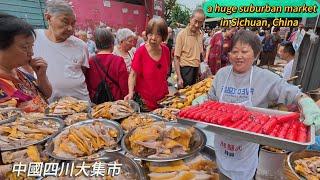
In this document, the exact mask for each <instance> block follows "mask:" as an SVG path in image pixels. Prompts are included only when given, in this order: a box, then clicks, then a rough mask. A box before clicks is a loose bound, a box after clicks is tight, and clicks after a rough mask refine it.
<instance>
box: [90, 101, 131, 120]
mask: <svg viewBox="0 0 320 180" xmlns="http://www.w3.org/2000/svg"><path fill="white" fill-rule="evenodd" d="M133 113H134V109H132V107H131V106H130V104H129V102H128V101H123V100H119V101H115V102H105V103H102V104H99V105H96V106H94V107H93V110H92V116H93V117H94V118H106V119H121V118H124V117H128V116H130V115H131V114H133Z"/></svg>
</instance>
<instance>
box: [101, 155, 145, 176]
mask: <svg viewBox="0 0 320 180" xmlns="http://www.w3.org/2000/svg"><path fill="white" fill-rule="evenodd" d="M98 160H100V161H103V162H105V163H110V162H114V161H118V163H120V164H122V166H121V171H123V170H124V171H125V172H127V173H129V174H130V176H131V177H130V178H132V179H139V180H146V179H147V178H146V175H145V172H144V170H143V169H142V167H141V166H140V165H139V164H138V163H137V162H136V161H134V160H132V159H131V158H129V157H127V156H125V155H123V154H121V153H118V152H114V153H105V154H104V155H103V156H102V157H101V158H99V159H98Z"/></svg>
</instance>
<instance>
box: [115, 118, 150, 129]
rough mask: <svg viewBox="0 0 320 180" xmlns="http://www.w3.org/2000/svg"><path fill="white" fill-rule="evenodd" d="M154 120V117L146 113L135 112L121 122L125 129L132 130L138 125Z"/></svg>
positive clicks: (147, 123)
mask: <svg viewBox="0 0 320 180" xmlns="http://www.w3.org/2000/svg"><path fill="white" fill-rule="evenodd" d="M153 122H154V119H153V118H151V117H150V116H149V115H146V114H134V115H132V116H130V117H128V118H126V119H124V120H123V121H122V122H121V127H122V128H123V130H125V131H130V130H132V129H134V128H136V127H138V126H145V125H149V124H151V123H153Z"/></svg>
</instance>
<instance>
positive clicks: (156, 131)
mask: <svg viewBox="0 0 320 180" xmlns="http://www.w3.org/2000/svg"><path fill="white" fill-rule="evenodd" d="M193 133H194V128H192V127H191V128H188V129H180V128H176V127H170V128H169V127H166V125H165V123H164V122H155V123H152V124H150V125H146V126H142V127H138V128H136V129H135V130H134V131H133V132H132V134H131V135H130V137H129V143H128V144H129V146H130V148H131V151H132V153H133V154H134V155H137V156H142V157H149V158H160V159H161V158H171V157H178V156H179V155H184V154H186V153H187V152H188V151H189V150H190V142H191V139H192V135H193Z"/></svg>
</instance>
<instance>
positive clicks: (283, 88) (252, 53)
mask: <svg viewBox="0 0 320 180" xmlns="http://www.w3.org/2000/svg"><path fill="white" fill-rule="evenodd" d="M261 48H262V46H261V42H260V40H259V38H258V37H257V36H256V35H255V34H254V33H253V32H251V31H245V30H240V31H239V32H237V33H236V34H235V36H234V38H233V42H232V48H231V52H230V53H229V59H230V63H231V65H230V66H227V67H224V68H222V69H220V70H219V71H218V73H217V74H216V76H215V79H214V83H213V85H212V88H211V89H210V90H209V93H208V98H209V99H211V100H217V101H220V102H227V103H235V104H241V105H245V106H253V107H261V108H267V106H268V103H270V102H274V101H275V102H278V103H284V104H298V105H299V107H300V108H301V110H302V113H303V116H304V117H305V121H304V123H305V124H307V125H311V124H316V125H317V126H318V127H320V126H319V125H320V110H319V108H318V107H317V105H316V104H315V102H314V101H313V100H312V99H311V98H309V97H307V96H306V95H305V94H303V93H302V92H301V91H300V89H299V88H298V87H297V86H294V85H291V84H288V83H287V82H286V80H285V79H283V78H281V77H279V76H278V75H276V74H274V73H272V72H271V71H269V70H266V69H261V68H259V67H257V66H253V63H254V61H255V60H256V59H257V58H258V57H259V54H260V52H261ZM214 147H215V151H216V152H215V153H216V158H217V164H218V167H219V170H220V171H221V172H222V173H223V174H224V175H225V176H227V177H228V178H231V179H241V180H242V179H253V177H254V175H255V171H256V168H257V166H258V151H259V144H255V143H251V142H247V141H243V140H240V139H238V138H236V137H227V136H221V135H219V134H215V137H214ZM227 147H235V148H227ZM230 149H231V150H233V151H230Z"/></svg>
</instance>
